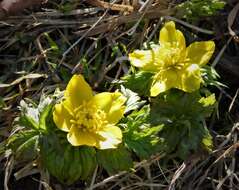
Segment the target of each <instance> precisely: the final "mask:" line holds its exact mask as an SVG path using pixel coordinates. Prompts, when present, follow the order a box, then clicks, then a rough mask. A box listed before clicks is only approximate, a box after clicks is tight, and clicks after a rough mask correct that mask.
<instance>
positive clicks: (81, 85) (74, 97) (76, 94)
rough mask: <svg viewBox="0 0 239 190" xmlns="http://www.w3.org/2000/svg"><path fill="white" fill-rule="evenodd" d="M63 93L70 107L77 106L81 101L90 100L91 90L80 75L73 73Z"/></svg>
mask: <svg viewBox="0 0 239 190" xmlns="http://www.w3.org/2000/svg"><path fill="white" fill-rule="evenodd" d="M64 95H65V98H66V99H67V100H68V102H69V103H70V104H71V106H72V107H78V106H80V105H81V104H82V102H83V101H88V100H90V99H91V98H92V97H93V92H92V90H91V88H90V86H89V85H88V83H87V82H86V81H85V79H84V78H83V76H82V75H74V76H73V77H72V78H71V80H70V82H69V83H68V85H67V87H66V91H65V94H64Z"/></svg>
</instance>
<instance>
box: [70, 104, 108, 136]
mask: <svg viewBox="0 0 239 190" xmlns="http://www.w3.org/2000/svg"><path fill="white" fill-rule="evenodd" d="M73 114H74V119H72V120H70V122H71V126H76V127H78V128H80V129H82V130H83V131H89V132H96V131H99V130H100V129H101V128H102V127H104V126H105V125H107V123H108V122H107V119H106V114H105V112H104V111H102V110H100V109H99V108H98V107H97V106H96V105H94V104H92V102H83V103H82V105H80V106H79V107H77V108H75V109H74V111H73Z"/></svg>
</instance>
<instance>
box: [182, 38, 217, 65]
mask: <svg viewBox="0 0 239 190" xmlns="http://www.w3.org/2000/svg"><path fill="white" fill-rule="evenodd" d="M214 50H215V43H214V42H213V41H205V42H194V43H192V44H191V45H190V46H189V47H187V49H186V54H187V59H188V61H189V62H190V63H191V64H198V65H201V66H202V65H205V64H207V63H208V61H209V60H210V59H211V57H212V55H213V52H214Z"/></svg>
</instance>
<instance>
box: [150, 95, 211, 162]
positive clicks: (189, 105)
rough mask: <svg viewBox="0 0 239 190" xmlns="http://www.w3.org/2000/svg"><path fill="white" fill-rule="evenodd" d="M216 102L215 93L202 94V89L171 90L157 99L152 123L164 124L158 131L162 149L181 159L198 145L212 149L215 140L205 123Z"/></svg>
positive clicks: (153, 106) (152, 110)
mask: <svg viewBox="0 0 239 190" xmlns="http://www.w3.org/2000/svg"><path fill="white" fill-rule="evenodd" d="M214 105H215V96H214V94H211V95H208V96H207V97H202V96H201V95H200V93H199V92H195V93H184V92H181V91H178V90H171V91H169V92H167V93H164V94H162V95H161V96H159V97H158V98H155V99H154V100H153V102H152V107H151V113H150V120H151V123H153V124H162V123H163V124H164V127H163V128H162V130H161V131H160V132H159V134H158V136H159V138H160V139H161V141H160V150H161V151H163V152H166V153H168V154H172V153H174V154H175V155H176V156H177V157H180V158H182V159H184V158H186V157H187V156H188V155H189V154H190V153H191V152H195V151H197V150H198V149H199V148H204V149H206V150H210V147H211V145H212V142H211V141H210V134H209V133H208V131H207V129H206V128H205V127H204V125H203V122H204V121H205V119H206V118H207V117H209V116H210V115H211V113H212V111H213V109H214ZM204 142H205V143H204Z"/></svg>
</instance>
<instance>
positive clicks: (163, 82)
mask: <svg viewBox="0 0 239 190" xmlns="http://www.w3.org/2000/svg"><path fill="white" fill-rule="evenodd" d="M181 84H182V83H181V76H180V73H178V71H177V70H174V69H169V70H166V71H161V72H160V73H158V74H157V75H155V77H154V79H153V83H152V86H151V89H150V95H151V96H153V97H155V96H157V95H158V94H160V93H162V92H165V91H167V90H169V89H170V88H180V87H181Z"/></svg>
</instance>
